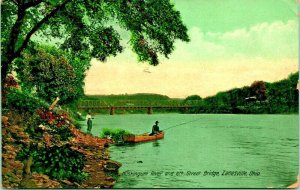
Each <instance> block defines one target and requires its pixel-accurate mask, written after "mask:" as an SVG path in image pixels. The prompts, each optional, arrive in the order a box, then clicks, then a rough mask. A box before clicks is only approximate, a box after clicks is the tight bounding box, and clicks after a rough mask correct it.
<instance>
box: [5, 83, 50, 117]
mask: <svg viewBox="0 0 300 190" xmlns="http://www.w3.org/2000/svg"><path fill="white" fill-rule="evenodd" d="M7 106H8V107H9V108H14V109H16V110H19V111H25V112H30V113H34V112H35V111H36V109H38V108H40V107H44V108H45V107H48V104H47V103H46V102H45V101H43V100H41V99H39V98H37V97H35V96H34V95H32V94H31V93H29V92H23V91H21V90H20V89H16V88H9V89H8V96H7Z"/></svg>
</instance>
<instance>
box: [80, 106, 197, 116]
mask: <svg viewBox="0 0 300 190" xmlns="http://www.w3.org/2000/svg"><path fill="white" fill-rule="evenodd" d="M194 107H196V106H82V105H79V106H78V107H77V108H78V109H80V110H103V109H106V110H110V112H109V113H110V115H114V114H115V110H116V109H123V110H126V109H146V110H147V113H148V114H152V113H153V108H165V109H176V108H182V109H185V110H187V109H189V108H194Z"/></svg>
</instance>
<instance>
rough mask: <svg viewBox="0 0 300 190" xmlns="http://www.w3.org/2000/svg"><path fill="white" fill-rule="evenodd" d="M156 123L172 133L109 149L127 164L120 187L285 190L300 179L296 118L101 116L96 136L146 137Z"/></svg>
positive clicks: (117, 186) (202, 115)
mask: <svg viewBox="0 0 300 190" xmlns="http://www.w3.org/2000/svg"><path fill="white" fill-rule="evenodd" d="M156 120H158V121H159V122H160V123H159V125H160V129H162V130H163V129H166V128H169V129H168V130H166V131H165V138H164V139H163V140H159V141H155V142H147V143H139V144H135V145H128V146H111V147H110V148H109V150H110V154H111V159H113V160H116V161H119V162H121V163H122V164H123V166H122V167H121V168H120V177H119V178H118V180H117V183H116V185H115V187H116V188H266V187H275V188H279V187H281V188H284V187H287V186H289V185H291V184H292V183H294V182H295V180H296V176H297V175H298V171H299V169H298V167H299V166H298V165H299V164H298V155H299V154H298V142H299V140H298V134H299V132H298V123H299V122H298V116H297V115H231V114H228V115H224V114H198V115H193V114H189V115H186V114H153V115H146V114H128V115H113V116H110V115H97V116H95V119H94V121H93V129H92V133H93V134H94V135H96V136H99V134H100V132H101V130H102V128H123V129H126V130H128V131H130V132H132V133H135V134H142V133H145V132H150V131H151V128H152V125H153V124H154V122H155V121H156ZM183 123H186V124H183ZM180 124H182V125H180ZM175 125H179V126H177V127H173V128H170V127H172V126H175ZM84 127H85V128H86V125H84ZM84 130H85V129H84Z"/></svg>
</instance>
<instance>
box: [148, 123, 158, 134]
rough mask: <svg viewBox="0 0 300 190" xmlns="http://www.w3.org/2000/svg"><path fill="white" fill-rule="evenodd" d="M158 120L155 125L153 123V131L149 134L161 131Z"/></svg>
mask: <svg viewBox="0 0 300 190" xmlns="http://www.w3.org/2000/svg"><path fill="white" fill-rule="evenodd" d="M158 123H159V122H158V121H155V125H153V127H152V133H150V134H149V135H150V136H151V135H156V134H158V133H160V132H161V131H160V130H159V126H158Z"/></svg>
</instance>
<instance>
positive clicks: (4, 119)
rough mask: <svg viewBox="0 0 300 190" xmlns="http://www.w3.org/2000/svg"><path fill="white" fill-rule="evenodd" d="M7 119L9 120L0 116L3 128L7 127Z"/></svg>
mask: <svg viewBox="0 0 300 190" xmlns="http://www.w3.org/2000/svg"><path fill="white" fill-rule="evenodd" d="M8 119H9V118H8V117H6V116H2V117H1V122H2V125H3V126H5V127H6V126H8V125H9V122H8Z"/></svg>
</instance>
